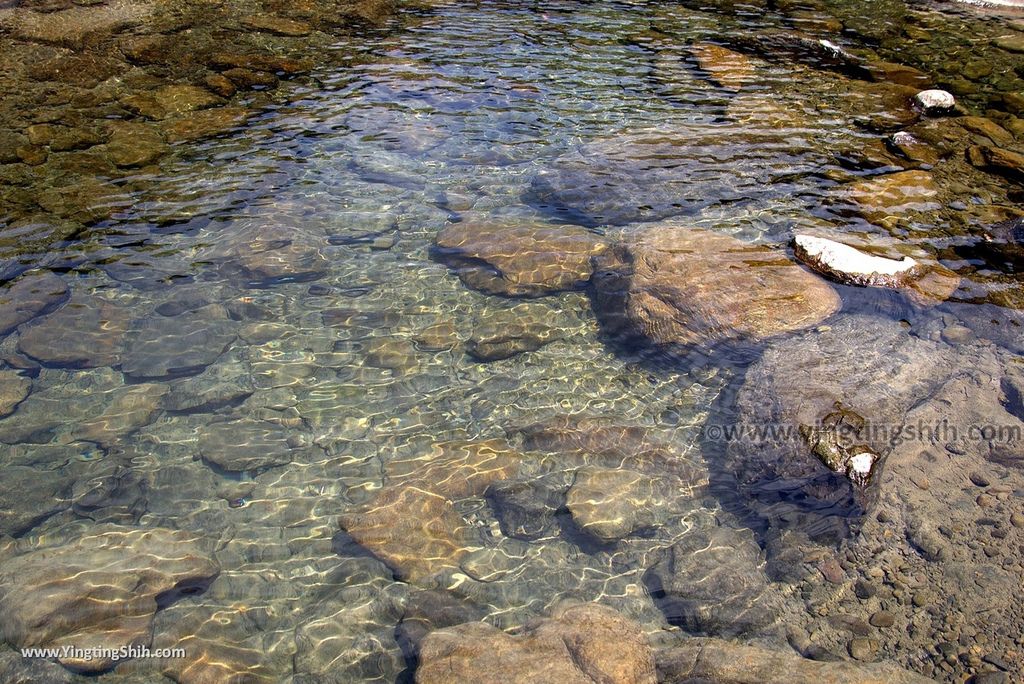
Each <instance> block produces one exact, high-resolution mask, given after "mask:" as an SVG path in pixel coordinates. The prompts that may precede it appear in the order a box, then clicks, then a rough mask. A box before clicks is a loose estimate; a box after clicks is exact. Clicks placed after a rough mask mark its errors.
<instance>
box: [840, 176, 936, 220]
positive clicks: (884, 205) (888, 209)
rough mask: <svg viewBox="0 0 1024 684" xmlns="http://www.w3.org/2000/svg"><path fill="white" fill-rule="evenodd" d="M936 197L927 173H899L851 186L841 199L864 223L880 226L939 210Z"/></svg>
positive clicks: (858, 182) (932, 183) (933, 186)
mask: <svg viewBox="0 0 1024 684" xmlns="http://www.w3.org/2000/svg"><path fill="white" fill-rule="evenodd" d="M938 194H939V191H938V188H937V187H936V186H935V181H934V180H933V179H932V175H931V174H930V173H928V172H927V171H900V172H898V173H890V174H886V175H884V176H877V177H874V178H869V179H867V180H862V181H857V182H856V183H851V184H850V185H848V186H847V187H846V188H845V192H844V197H845V199H847V200H849V201H850V202H852V203H853V205H854V207H855V208H856V209H857V211H859V212H860V213H861V214H862V215H863V216H864V218H866V219H867V220H868V221H871V222H872V223H884V222H887V221H889V220H891V219H892V218H895V217H899V216H901V215H903V214H907V213H910V212H923V211H934V210H936V209H939V208H940V206H941V205H940V204H939V203H938V201H937V199H936V198H937V196H938Z"/></svg>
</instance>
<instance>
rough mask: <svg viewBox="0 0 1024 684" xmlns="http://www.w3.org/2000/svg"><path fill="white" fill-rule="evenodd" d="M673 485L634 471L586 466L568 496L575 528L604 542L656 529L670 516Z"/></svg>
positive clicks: (665, 480) (567, 505) (568, 504)
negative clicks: (652, 528) (669, 501)
mask: <svg viewBox="0 0 1024 684" xmlns="http://www.w3.org/2000/svg"><path fill="white" fill-rule="evenodd" d="M670 492H671V486H670V484H669V482H668V481H667V479H665V478H660V479H658V478H652V477H648V476H646V475H643V474H641V473H638V472H636V471H633V470H623V469H609V468H594V467H584V468H580V469H579V470H578V471H576V479H575V481H574V482H573V484H572V486H571V487H570V488H569V491H568V493H567V494H566V500H565V504H566V507H567V508H568V509H569V512H570V513H571V514H572V519H573V521H575V523H576V525H577V526H578V527H579V528H580V529H581V530H582V531H583V532H584V533H586V534H589V535H590V536H592V537H594V538H595V539H596V540H597V541H599V542H601V543H605V544H607V543H611V542H614V541H616V540H618V539H622V538H624V537H627V536H629V535H631V534H633V533H634V532H636V531H637V530H641V529H644V528H647V527H655V526H657V525H659V524H660V523H662V522H664V520H665V519H667V517H668V516H669V510H668V499H669V498H670Z"/></svg>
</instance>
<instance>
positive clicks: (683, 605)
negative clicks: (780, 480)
mask: <svg viewBox="0 0 1024 684" xmlns="http://www.w3.org/2000/svg"><path fill="white" fill-rule="evenodd" d="M644 581H645V582H646V583H647V585H648V587H649V588H650V591H651V595H652V596H654V597H655V600H656V602H657V604H658V607H659V608H661V610H662V612H663V613H665V616H666V617H667V618H668V620H669V622H670V623H672V624H676V625H680V626H682V627H683V628H684V629H686V630H688V631H691V632H695V633H703V634H714V635H723V636H735V635H737V634H744V633H749V632H757V631H758V630H760V629H762V628H764V627H765V626H766V625H768V624H770V623H771V622H772V621H773V620H774V619H776V617H777V615H778V605H777V603H778V601H777V599H775V598H774V597H773V595H772V594H771V593H770V590H769V587H770V585H769V582H768V578H767V576H766V575H765V573H764V559H763V557H762V554H761V549H760V547H759V546H758V545H757V542H756V541H754V536H753V534H752V533H751V532H750V531H749V530H736V529H732V528H729V527H711V528H705V529H695V530H692V531H690V532H688V533H687V534H686V535H684V536H683V538H682V539H680V540H679V541H678V542H676V543H675V544H673V545H672V546H671V547H670V548H669V549H668V550H667V551H666V552H665V554H664V556H663V557H662V558H661V559H660V560H659V561H658V562H656V563H655V564H654V565H653V566H652V567H651V568H650V570H648V572H647V574H646V575H645V576H644Z"/></svg>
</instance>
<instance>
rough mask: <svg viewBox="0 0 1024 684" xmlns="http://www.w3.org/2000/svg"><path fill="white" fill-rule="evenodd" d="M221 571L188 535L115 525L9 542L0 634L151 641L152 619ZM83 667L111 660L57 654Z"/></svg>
mask: <svg viewBox="0 0 1024 684" xmlns="http://www.w3.org/2000/svg"><path fill="white" fill-rule="evenodd" d="M219 571H220V569H219V567H218V565H217V563H216V562H215V561H213V560H212V559H211V558H210V557H209V556H208V555H207V554H206V553H205V552H204V551H203V550H202V549H201V547H200V546H199V545H198V544H197V540H196V539H195V538H193V537H192V536H191V535H190V534H188V533H185V532H177V531H172V530H166V529H160V528H151V529H145V530H143V529H132V528H126V527H119V526H115V525H103V526H98V527H95V528H92V529H91V530H90V532H89V533H88V534H87V535H86V536H83V537H81V538H79V539H76V540H74V541H71V542H67V543H63V544H59V543H58V544H57V545H53V546H47V545H40V546H38V547H35V548H33V547H32V546H26V547H25V548H23V549H22V548H18V547H14V548H12V547H8V548H7V549H6V550H4V551H3V563H2V565H0V633H2V635H3V638H4V639H5V640H6V641H7V642H8V643H10V644H12V645H14V646H16V647H18V648H27V647H40V648H58V649H59V648H61V647H63V646H74V647H76V648H79V649H88V648H106V649H117V648H120V647H123V646H131V645H136V646H137V645H142V644H147V645H148V644H149V643H150V640H151V638H152V634H151V630H152V620H153V616H154V614H155V613H156V612H157V611H158V610H159V609H160V607H161V606H162V605H166V604H167V603H170V602H171V601H173V600H174V599H175V598H176V596H180V595H185V594H189V593H195V592H199V591H202V590H203V589H205V587H206V586H208V585H209V583H210V582H211V581H213V579H214V578H215V577H216V576H217V574H218V573H219ZM59 660H60V662H61V664H63V665H64V666H65V667H68V668H70V669H73V670H79V671H82V672H100V671H103V670H107V669H109V668H110V667H112V666H113V665H114V662H113V661H112V660H110V659H104V658H96V659H92V660H86V659H84V658H74V657H69V658H60V659H59Z"/></svg>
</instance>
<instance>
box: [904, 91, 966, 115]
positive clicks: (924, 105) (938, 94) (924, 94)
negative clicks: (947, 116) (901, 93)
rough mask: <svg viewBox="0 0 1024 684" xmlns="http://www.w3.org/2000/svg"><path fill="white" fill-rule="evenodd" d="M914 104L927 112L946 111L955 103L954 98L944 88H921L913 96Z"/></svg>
mask: <svg viewBox="0 0 1024 684" xmlns="http://www.w3.org/2000/svg"><path fill="white" fill-rule="evenodd" d="M914 104H916V105H917V106H918V107H919V108H920V109H921V110H923V111H924V112H925V113H927V114H932V113H941V112H947V111H949V110H950V109H952V108H953V106H954V105H956V99H955V98H954V97H953V96H952V95H951V94H950V93H947V92H946V91H945V90H922V91H921V92H919V93H918V94H917V95H915V96H914Z"/></svg>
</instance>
